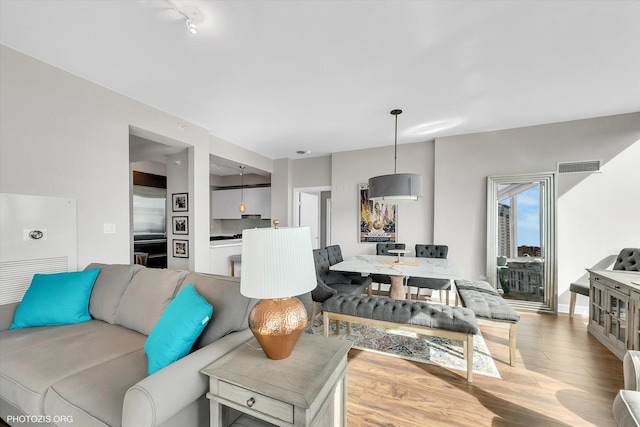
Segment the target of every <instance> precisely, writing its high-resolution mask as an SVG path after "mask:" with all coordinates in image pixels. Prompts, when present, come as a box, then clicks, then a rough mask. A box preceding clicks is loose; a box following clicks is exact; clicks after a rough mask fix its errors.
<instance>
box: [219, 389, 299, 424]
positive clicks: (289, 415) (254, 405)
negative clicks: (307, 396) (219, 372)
mask: <svg viewBox="0 0 640 427" xmlns="http://www.w3.org/2000/svg"><path fill="white" fill-rule="evenodd" d="M218 386H219V389H218V396H220V397H222V398H224V399H227V400H229V401H231V402H234V403H237V404H238V405H242V406H244V407H247V408H251V409H253V410H254V411H258V412H261V413H263V414H265V415H269V416H271V417H274V418H278V419H280V420H282V421H286V422H288V423H293V405H291V404H289V403H286V402H282V401H280V400H277V399H273V398H271V397H269V396H265V395H263V394H260V393H256V392H254V391H251V390H247V389H246V388H242V387H238V386H236V385H233V384H230V383H227V382H224V381H220V383H219V385H218Z"/></svg>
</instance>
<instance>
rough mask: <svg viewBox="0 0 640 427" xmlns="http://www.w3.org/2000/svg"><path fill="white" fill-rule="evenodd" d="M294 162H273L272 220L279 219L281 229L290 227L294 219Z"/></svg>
mask: <svg viewBox="0 0 640 427" xmlns="http://www.w3.org/2000/svg"><path fill="white" fill-rule="evenodd" d="M291 163H292V160H290V159H277V160H274V161H273V173H272V175H271V218H272V219H279V220H280V226H281V227H289V226H291V224H292V221H293V218H292V213H291V203H292V198H293V195H292V191H293V186H292V181H293V172H292V169H293V167H292V165H291Z"/></svg>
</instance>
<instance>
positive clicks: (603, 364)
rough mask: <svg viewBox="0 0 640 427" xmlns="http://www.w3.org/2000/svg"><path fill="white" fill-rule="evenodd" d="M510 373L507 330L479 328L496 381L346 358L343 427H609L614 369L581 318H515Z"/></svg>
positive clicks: (618, 372)
mask: <svg viewBox="0 0 640 427" xmlns="http://www.w3.org/2000/svg"><path fill="white" fill-rule="evenodd" d="M520 315H521V320H520V322H519V323H518V329H517V361H516V366H515V367H511V366H509V353H508V348H509V347H508V339H507V338H508V329H505V328H504V327H499V326H485V325H482V326H481V327H480V329H481V331H482V335H483V336H484V339H485V341H486V342H487V346H488V347H489V350H490V352H491V355H492V356H493V358H494V360H495V362H496V366H497V367H498V370H499V371H500V376H501V377H502V379H496V378H489V377H485V376H482V375H477V374H476V375H474V377H473V383H471V384H469V383H467V381H466V379H465V376H464V375H465V374H464V372H462V371H454V370H448V369H444V368H440V367H437V366H433V365H427V364H422V363H416V362H411V361H406V360H402V359H396V358H392V357H389V356H385V355H379V354H375V353H371V352H365V351H361V350H355V349H352V350H351V351H350V352H349V371H348V379H347V381H348V406H347V417H348V425H349V426H350V427H371V426H397V427H424V426H474V427H475V426H493V427H501V426H527V427H534V426H535V427H538V426H572V427H574V426H598V427H603V426H615V422H614V421H613V415H612V412H611V404H612V403H613V399H614V397H615V395H616V393H617V392H618V390H619V389H621V388H622V387H623V376H622V362H621V361H620V360H619V359H618V358H617V357H615V356H614V355H613V354H612V353H611V352H610V351H609V350H607V349H606V348H605V347H604V346H603V345H602V344H600V343H599V342H598V341H597V340H596V339H595V338H593V337H592V336H591V335H590V334H588V333H587V320H588V319H587V317H586V316H575V317H574V318H573V319H569V317H568V315H562V314H561V315H558V316H557V317H556V316H549V315H542V314H535V313H525V312H521V313H520Z"/></svg>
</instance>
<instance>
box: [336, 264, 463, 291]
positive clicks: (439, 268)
mask: <svg viewBox="0 0 640 427" xmlns="http://www.w3.org/2000/svg"><path fill="white" fill-rule="evenodd" d="M329 268H330V269H331V270H337V271H347V272H354V273H369V274H371V273H375V274H386V275H388V276H389V277H391V288H390V289H389V297H390V298H392V299H398V300H403V299H406V298H407V295H406V294H407V293H406V291H405V288H404V279H405V278H407V277H427V278H433V279H449V280H456V279H462V276H461V275H460V272H459V271H458V269H457V268H456V267H455V266H454V265H453V264H452V263H451V260H450V259H447V258H422V257H406V256H405V257H402V258H400V255H399V254H398V256H397V257H394V256H385V255H357V256H355V257H352V258H349V259H346V260H344V261H342V262H339V263H337V264H334V265H332V266H331V267H329Z"/></svg>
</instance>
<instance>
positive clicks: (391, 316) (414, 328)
mask: <svg viewBox="0 0 640 427" xmlns="http://www.w3.org/2000/svg"><path fill="white" fill-rule="evenodd" d="M322 311H323V321H324V334H325V336H328V335H329V322H330V321H331V320H336V322H337V323H338V324H339V322H340V321H345V322H347V325H349V323H350V322H354V323H361V324H366V325H374V326H379V327H382V328H385V329H398V330H402V331H408V332H413V333H416V334H420V335H429V336H438V337H443V338H449V339H453V340H458V341H462V347H463V354H464V358H465V359H466V360H467V381H469V382H471V381H472V379H473V336H474V335H475V334H477V333H478V331H479V329H478V322H477V320H476V317H475V315H474V314H473V312H472V311H471V310H469V309H467V308H464V307H451V306H448V305H443V304H431V303H427V302H424V301H407V300H395V299H391V298H386V297H371V296H364V295H334V296H332V297H331V298H329V299H327V300H326V301H325V302H324V303H323V304H322ZM347 331H350V328H347ZM336 333H339V327H338V325H336Z"/></svg>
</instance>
